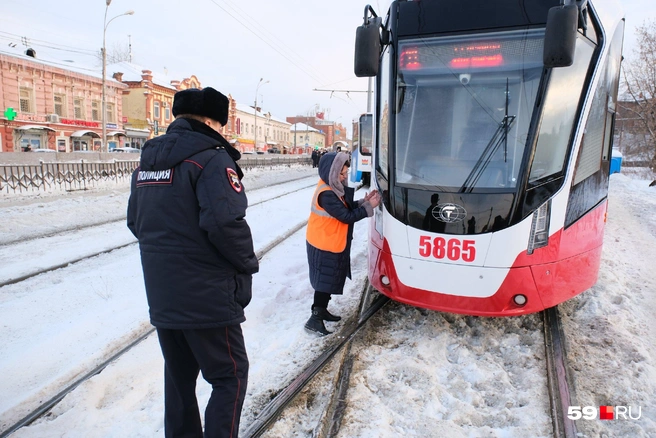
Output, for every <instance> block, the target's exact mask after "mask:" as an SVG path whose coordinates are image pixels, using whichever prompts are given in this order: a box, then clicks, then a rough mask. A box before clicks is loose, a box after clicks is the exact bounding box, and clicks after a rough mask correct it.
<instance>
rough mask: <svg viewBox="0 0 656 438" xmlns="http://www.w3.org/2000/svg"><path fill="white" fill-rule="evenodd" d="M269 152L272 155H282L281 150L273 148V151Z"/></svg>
mask: <svg viewBox="0 0 656 438" xmlns="http://www.w3.org/2000/svg"><path fill="white" fill-rule="evenodd" d="M267 152H268V153H270V154H279V153H280V149H278V148H271V149H269V150H268V151H267Z"/></svg>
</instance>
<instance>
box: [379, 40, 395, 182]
mask: <svg viewBox="0 0 656 438" xmlns="http://www.w3.org/2000/svg"><path fill="white" fill-rule="evenodd" d="M391 52H392V49H391V46H387V47H385V49H384V50H383V53H382V55H381V61H380V65H381V68H380V70H379V75H378V86H379V90H380V93H379V98H378V99H377V109H376V113H377V114H376V117H378V124H377V126H378V129H375V132H376V134H377V137H378V138H377V141H376V169H377V170H378V172H379V173H380V174H381V175H382V176H383V177H384V178H385V179H386V180H388V181H389V159H390V157H389V142H390V135H391V133H390V129H389V128H390V121H391V116H392V114H390V112H391V109H392V108H391V106H390V99H391V96H392V93H391V87H392V79H391V76H392V75H391V71H390V67H391V66H390V59H391V57H392V54H391ZM385 106H387V111H384V108H385Z"/></svg>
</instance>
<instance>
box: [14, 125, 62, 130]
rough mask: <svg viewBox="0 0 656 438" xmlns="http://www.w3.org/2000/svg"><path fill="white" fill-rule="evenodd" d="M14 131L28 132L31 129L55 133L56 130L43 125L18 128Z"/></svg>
mask: <svg viewBox="0 0 656 438" xmlns="http://www.w3.org/2000/svg"><path fill="white" fill-rule="evenodd" d="M14 129H18V130H19V131H28V130H30V129H45V130H46V131H54V129H52V128H50V127H49V126H43V125H23V126H17V127H15V128H14Z"/></svg>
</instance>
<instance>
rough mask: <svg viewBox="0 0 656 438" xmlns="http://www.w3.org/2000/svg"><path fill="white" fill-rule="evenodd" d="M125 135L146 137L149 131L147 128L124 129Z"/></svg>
mask: <svg viewBox="0 0 656 438" xmlns="http://www.w3.org/2000/svg"><path fill="white" fill-rule="evenodd" d="M125 135H126V136H127V137H134V138H148V137H149V136H150V131H149V130H148V129H127V128H126V129H125Z"/></svg>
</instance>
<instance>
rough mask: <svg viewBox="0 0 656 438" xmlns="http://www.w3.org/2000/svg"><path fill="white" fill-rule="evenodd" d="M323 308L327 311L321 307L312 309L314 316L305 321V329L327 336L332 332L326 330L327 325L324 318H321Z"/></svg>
mask: <svg viewBox="0 0 656 438" xmlns="http://www.w3.org/2000/svg"><path fill="white" fill-rule="evenodd" d="M322 310H323V311H324V312H325V311H326V309H325V308H320V307H315V308H314V309H312V316H311V317H310V319H308V320H307V322H306V323H305V329H306V330H309V331H311V332H315V333H319V334H320V335H321V336H326V335H329V334H331V333H332V332H329V331H328V330H326V326H325V325H323V319H322V318H321V314H322V312H321V311H322Z"/></svg>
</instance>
